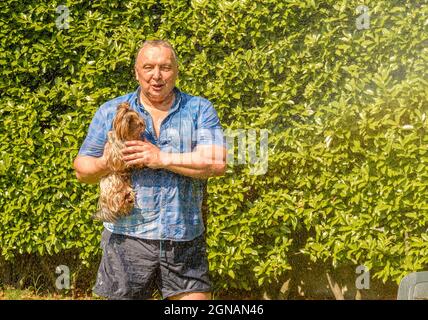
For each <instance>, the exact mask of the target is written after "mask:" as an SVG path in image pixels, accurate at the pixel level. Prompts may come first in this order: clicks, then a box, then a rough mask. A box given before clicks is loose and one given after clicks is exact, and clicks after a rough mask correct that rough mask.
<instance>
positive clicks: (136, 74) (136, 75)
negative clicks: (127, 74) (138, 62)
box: [134, 66, 138, 81]
mask: <svg viewBox="0 0 428 320" xmlns="http://www.w3.org/2000/svg"><path fill="white" fill-rule="evenodd" d="M134 72H135V80H137V81H138V72H137V66H135V67H134Z"/></svg>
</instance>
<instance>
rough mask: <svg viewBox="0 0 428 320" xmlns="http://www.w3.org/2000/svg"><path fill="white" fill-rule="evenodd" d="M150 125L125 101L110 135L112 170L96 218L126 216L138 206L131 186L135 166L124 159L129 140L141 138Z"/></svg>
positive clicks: (112, 219) (103, 184)
mask: <svg viewBox="0 0 428 320" xmlns="http://www.w3.org/2000/svg"><path fill="white" fill-rule="evenodd" d="M145 129H146V124H145V122H144V119H143V118H142V117H141V116H140V115H139V114H138V113H137V112H136V111H134V110H132V109H131V107H130V105H129V103H126V102H124V103H121V104H119V106H118V107H117V113H116V116H115V118H114V120H113V130H111V131H109V132H108V134H107V138H108V142H109V144H110V152H109V153H108V158H107V166H108V167H109V168H110V170H111V173H110V174H108V175H107V176H105V177H103V178H101V181H100V197H99V200H98V210H97V212H96V213H95V214H94V216H93V218H94V219H97V220H100V221H104V222H111V223H113V222H115V221H117V219H118V218H120V217H123V216H126V215H128V214H129V213H130V211H131V210H132V208H133V207H134V202H135V193H134V191H133V189H132V186H131V168H130V167H129V166H127V164H126V163H125V162H124V161H123V160H122V153H121V150H122V148H124V147H125V141H130V140H140V139H141V134H142V133H144V130H145Z"/></svg>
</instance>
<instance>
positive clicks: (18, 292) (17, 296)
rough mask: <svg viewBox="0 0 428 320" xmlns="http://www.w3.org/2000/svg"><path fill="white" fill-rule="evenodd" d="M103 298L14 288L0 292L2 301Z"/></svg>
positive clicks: (7, 288)
mask: <svg viewBox="0 0 428 320" xmlns="http://www.w3.org/2000/svg"><path fill="white" fill-rule="evenodd" d="M100 299H101V298H98V297H95V296H90V295H86V296H85V295H80V296H78V297H72V296H71V294H68V295H66V294H60V293H50V292H49V293H44V294H41V293H38V292H36V291H34V290H30V289H16V288H13V287H6V288H3V289H2V290H0V300H100Z"/></svg>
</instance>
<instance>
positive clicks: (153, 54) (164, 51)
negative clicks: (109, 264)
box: [137, 46, 174, 64]
mask: <svg viewBox="0 0 428 320" xmlns="http://www.w3.org/2000/svg"><path fill="white" fill-rule="evenodd" d="M137 61H138V63H140V64H144V63H155V62H158V63H171V64H173V62H174V54H173V52H172V50H171V49H170V48H167V47H163V46H147V47H144V48H142V49H141V50H140V52H139V53H138V57H137Z"/></svg>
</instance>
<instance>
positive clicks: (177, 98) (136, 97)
mask: <svg viewBox="0 0 428 320" xmlns="http://www.w3.org/2000/svg"><path fill="white" fill-rule="evenodd" d="M173 91H174V93H175V98H174V102H173V104H172V106H171V108H170V109H169V112H168V114H170V113H172V112H174V111H176V110H178V109H179V108H180V106H181V99H182V97H181V91H180V89H178V88H177V87H174V89H173ZM140 92H141V87H140V86H138V88H137V90H136V91H135V92H134V97H133V98H132V99H133V100H134V103H135V105H136V106H137V108H138V109H140V110H141V111H144V110H145V109H144V106H143V104H142V103H140Z"/></svg>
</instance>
